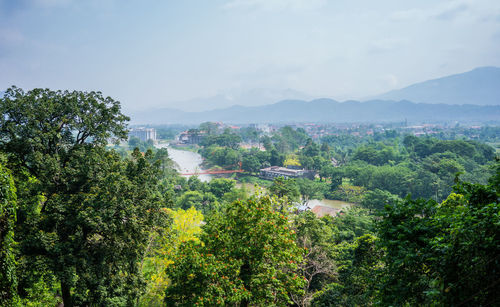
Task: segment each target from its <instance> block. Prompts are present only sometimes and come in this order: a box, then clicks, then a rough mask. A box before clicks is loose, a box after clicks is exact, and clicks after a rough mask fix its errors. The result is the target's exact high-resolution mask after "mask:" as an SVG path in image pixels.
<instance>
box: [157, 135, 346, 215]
mask: <svg viewBox="0 0 500 307" xmlns="http://www.w3.org/2000/svg"><path fill="white" fill-rule="evenodd" d="M156 147H157V148H166V149H167V150H168V155H169V156H170V158H171V159H172V160H173V161H174V162H175V163H176V164H177V166H178V167H177V170H178V171H179V172H181V173H195V172H197V171H198V172H199V171H201V163H202V162H203V159H202V158H201V155H200V154H198V153H195V152H192V151H187V150H180V149H175V148H171V147H169V146H168V144H158V145H156ZM198 178H199V179H200V180H201V181H204V182H208V181H210V179H212V176H211V175H198ZM317 205H320V206H325V207H330V208H336V209H343V208H346V207H349V206H350V205H352V204H350V203H347V202H344V201H339V200H329V199H323V200H319V199H311V200H310V201H309V207H311V208H313V207H315V206H317Z"/></svg>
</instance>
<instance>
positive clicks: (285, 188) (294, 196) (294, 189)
mask: <svg viewBox="0 0 500 307" xmlns="http://www.w3.org/2000/svg"><path fill="white" fill-rule="evenodd" d="M269 192H270V193H271V194H272V195H276V196H277V197H279V198H282V197H287V198H288V200H290V201H298V200H299V198H300V190H299V186H298V185H297V182H296V181H295V179H285V178H283V177H277V178H274V181H273V184H272V185H271V186H270V187H269Z"/></svg>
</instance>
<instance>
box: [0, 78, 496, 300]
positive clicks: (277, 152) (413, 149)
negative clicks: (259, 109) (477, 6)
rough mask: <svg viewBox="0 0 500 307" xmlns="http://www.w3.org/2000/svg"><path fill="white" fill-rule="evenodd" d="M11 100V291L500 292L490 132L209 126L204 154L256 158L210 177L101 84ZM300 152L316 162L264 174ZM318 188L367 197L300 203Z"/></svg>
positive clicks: (6, 222) (250, 294)
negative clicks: (139, 133) (287, 173)
mask: <svg viewBox="0 0 500 307" xmlns="http://www.w3.org/2000/svg"><path fill="white" fill-rule="evenodd" d="M0 112H1V114H2V116H1V117H0V181H1V185H0V189H1V193H0V198H1V200H0V244H1V245H0V305H2V306H56V305H58V304H60V303H63V304H64V306H218V305H230V306H274V305H276V306H284V305H290V306H366V305H379V306H415V305H417V306H419V305H424V306H425V305H433V306H449V305H451V306H455V305H456V306H489V305H499V304H500V298H499V296H498V293H499V292H500V280H499V279H498V276H499V275H500V261H499V260H500V259H499V255H500V207H499V196H500V162H499V161H498V157H497V154H496V153H495V150H494V149H493V148H492V147H490V146H489V145H487V144H485V143H484V142H480V141H476V140H469V139H467V138H452V137H449V136H444V135H443V136H442V137H439V136H436V137H416V136H413V135H409V134H404V133H401V132H399V131H392V130H387V131H385V132H384V133H380V134H375V135H373V136H370V137H367V138H360V137H353V136H350V135H341V134H340V135H336V136H335V135H332V136H326V137H323V138H322V139H319V140H313V139H312V138H311V137H310V136H309V135H308V134H307V132H306V131H305V130H304V129H301V128H297V129H294V128H292V127H290V126H284V127H281V128H280V129H278V130H276V131H274V132H273V133H270V134H263V133H262V132H259V131H258V130H257V129H255V128H251V127H248V128H244V129H240V130H239V131H233V130H231V129H224V130H222V131H218V129H217V127H216V125H214V124H213V123H204V124H202V125H200V127H198V128H197V129H198V130H200V131H205V132H206V134H207V137H206V138H204V139H203V141H202V143H201V144H200V146H199V147H198V148H197V149H196V150H198V151H199V152H200V154H201V155H202V156H203V157H204V158H205V164H206V166H207V167H222V168H237V167H239V166H238V162H240V161H241V165H242V168H243V170H244V171H245V172H244V173H239V174H237V175H234V176H233V177H232V178H216V179H212V180H211V181H209V182H202V181H201V180H199V179H198V178H197V177H196V176H192V177H189V179H186V178H184V177H182V176H180V175H179V173H178V172H177V171H176V169H175V165H174V164H175V163H174V162H173V161H172V160H171V159H170V158H169V154H168V151H167V150H166V149H156V148H155V147H154V146H153V144H152V143H151V142H149V143H148V142H141V141H139V140H137V139H133V138H131V139H130V140H128V132H127V121H128V117H127V116H125V115H123V114H122V113H121V109H120V104H119V102H117V101H115V100H113V99H112V98H110V97H105V96H103V95H102V94H101V93H100V92H76V91H75V92H69V91H52V90H48V89H34V90H31V91H27V92H25V91H23V90H22V89H19V88H16V87H12V88H10V89H8V90H7V91H6V93H5V95H4V97H3V98H2V99H1V100H0ZM484 131H486V132H485V133H486V134H485V137H492V138H496V137H498V136H497V135H495V133H493V135H489V134H487V133H488V131H490V130H488V129H484ZM490 134H491V133H490ZM163 135H164V136H165V137H172V136H173V135H175V133H172V132H171V131H165V132H163ZM127 140H128V145H129V148H128V149H124V148H123V146H122V147H119V146H118V145H110V143H113V144H119V142H120V141H121V142H122V144H123V143H126V142H127ZM242 142H247V143H259V144H261V145H262V147H263V150H261V149H259V148H250V149H244V148H242V146H240V144H241V143H242ZM289 165H292V166H300V167H302V168H305V169H308V170H311V171H315V172H317V174H318V176H317V178H315V179H314V180H309V179H305V178H301V179H284V178H282V177H280V178H276V179H275V180H274V181H265V180H262V179H260V178H257V176H255V175H256V174H257V173H258V172H259V170H260V169H261V168H263V167H267V166H289ZM245 183H253V184H256V185H255V186H254V188H253V189H252V190H249V189H248V188H247V185H245ZM314 198H328V199H337V200H345V201H349V202H350V203H352V204H353V205H352V206H351V207H350V208H349V209H346V210H344V211H342V214H339V215H337V216H335V217H332V216H325V217H322V218H318V217H316V216H315V215H314V214H313V213H312V212H311V211H307V210H306V211H298V210H297V209H296V207H297V204H307V202H308V200H310V199H314Z"/></svg>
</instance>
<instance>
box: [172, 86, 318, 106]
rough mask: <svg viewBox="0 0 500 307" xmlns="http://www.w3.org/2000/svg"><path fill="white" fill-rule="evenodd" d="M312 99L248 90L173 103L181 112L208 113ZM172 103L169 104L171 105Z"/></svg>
mask: <svg viewBox="0 0 500 307" xmlns="http://www.w3.org/2000/svg"><path fill="white" fill-rule="evenodd" d="M312 98H313V97H311V96H309V95H307V94H304V93H302V92H299V91H296V90H292V89H284V90H279V89H266V88H255V89H250V90H232V91H228V92H226V93H224V94H219V95H215V96H212V97H206V98H195V99H190V100H185V101H180V102H177V103H175V105H177V106H179V107H178V108H179V109H181V110H182V111H191V112H193V111H208V110H213V109H220V108H228V107H230V106H234V105H242V106H252V107H254V106H261V105H266V104H271V103H274V102H276V101H281V100H285V99H301V100H310V99H312ZM173 104H174V103H170V105H173Z"/></svg>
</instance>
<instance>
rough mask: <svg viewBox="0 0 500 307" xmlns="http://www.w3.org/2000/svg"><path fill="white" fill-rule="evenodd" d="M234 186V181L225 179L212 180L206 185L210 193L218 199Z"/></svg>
mask: <svg viewBox="0 0 500 307" xmlns="http://www.w3.org/2000/svg"><path fill="white" fill-rule="evenodd" d="M235 185H236V182H235V181H234V180H232V179H226V178H216V179H212V180H211V181H210V182H209V183H208V187H209V190H210V192H211V193H212V194H214V195H215V196H216V197H218V198H221V197H222V196H223V195H224V194H226V193H228V192H230V191H231V190H232V189H233V188H234V186H235Z"/></svg>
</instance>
